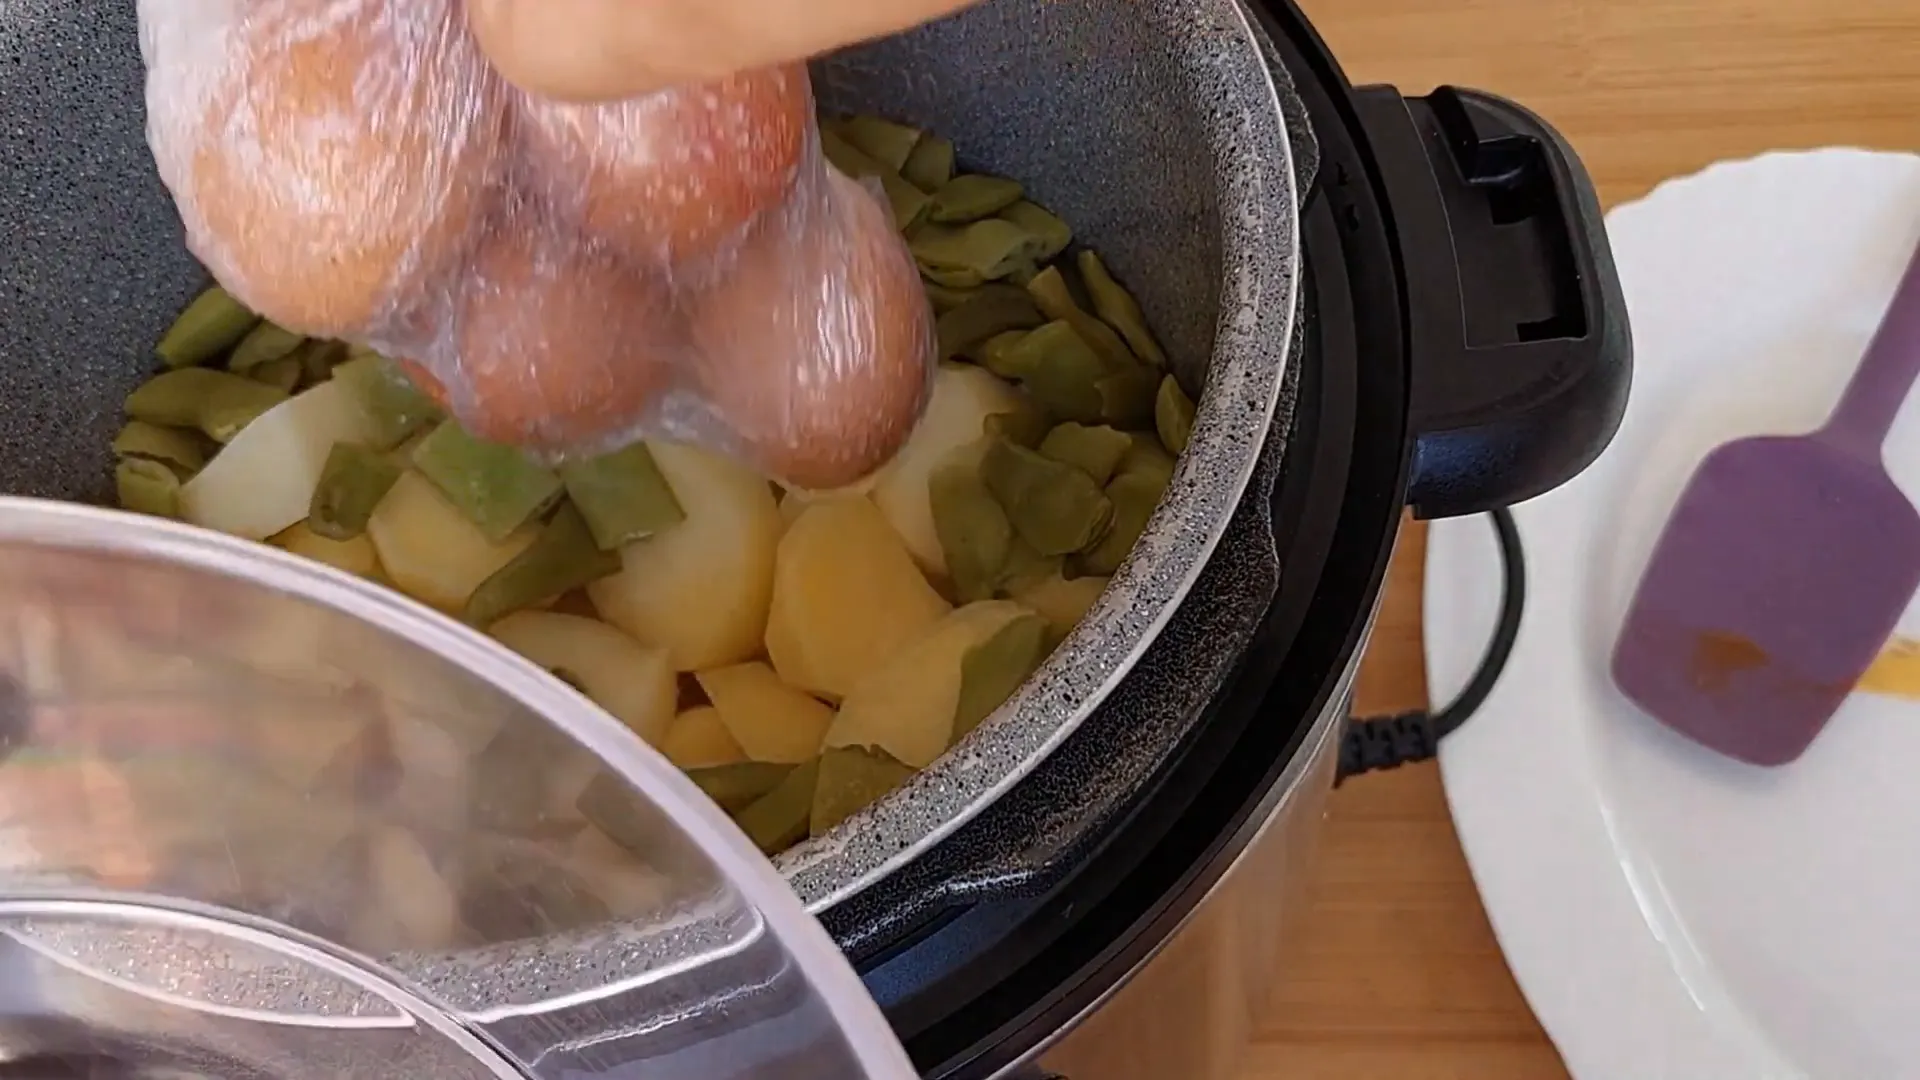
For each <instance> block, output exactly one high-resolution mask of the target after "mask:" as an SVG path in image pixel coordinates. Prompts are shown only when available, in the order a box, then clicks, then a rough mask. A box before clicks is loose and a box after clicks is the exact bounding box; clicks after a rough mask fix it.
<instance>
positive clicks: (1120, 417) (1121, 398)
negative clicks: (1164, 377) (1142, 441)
mask: <svg viewBox="0 0 1920 1080" xmlns="http://www.w3.org/2000/svg"><path fill="white" fill-rule="evenodd" d="M1159 386H1160V379H1159V375H1158V373H1157V372H1155V371H1154V370H1153V369H1152V368H1150V367H1147V366H1146V365H1145V364H1134V365H1131V366H1129V367H1126V368H1123V369H1121V370H1119V371H1115V372H1113V373H1111V374H1109V375H1107V376H1106V377H1104V378H1102V379H1101V380H1100V381H1099V382H1098V383H1096V384H1095V386H1094V389H1095V390H1096V391H1097V392H1098V393H1099V395H1100V418H1101V419H1103V420H1105V421H1106V422H1107V423H1109V424H1112V425H1114V426H1116V427H1123V428H1136V427H1151V426H1152V424H1153V399H1154V392H1155V391H1156V390H1157V389H1159Z"/></svg>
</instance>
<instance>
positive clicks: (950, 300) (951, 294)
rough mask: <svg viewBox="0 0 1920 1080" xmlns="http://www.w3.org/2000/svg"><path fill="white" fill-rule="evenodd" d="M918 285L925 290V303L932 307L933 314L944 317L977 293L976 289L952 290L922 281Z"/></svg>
mask: <svg viewBox="0 0 1920 1080" xmlns="http://www.w3.org/2000/svg"><path fill="white" fill-rule="evenodd" d="M920 284H921V285H922V286H924V287H925V288H926V290H927V302H928V303H930V304H932V305H933V313H934V314H935V315H945V314H946V313H947V312H949V311H952V310H953V309H954V308H957V307H959V306H960V305H961V304H964V303H966V302H967V300H968V298H970V297H972V296H973V294H974V293H975V292H977V291H979V290H977V289H968V288H954V287H952V286H949V285H942V284H940V283H939V282H937V281H925V280H922V281H921V283H920Z"/></svg>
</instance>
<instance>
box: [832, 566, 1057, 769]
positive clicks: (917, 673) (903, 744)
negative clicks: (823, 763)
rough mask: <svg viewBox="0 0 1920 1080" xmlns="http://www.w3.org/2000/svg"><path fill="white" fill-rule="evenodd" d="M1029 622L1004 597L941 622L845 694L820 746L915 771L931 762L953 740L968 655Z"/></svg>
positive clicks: (1027, 614) (972, 606) (1021, 610)
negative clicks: (872, 753)
mask: <svg viewBox="0 0 1920 1080" xmlns="http://www.w3.org/2000/svg"><path fill="white" fill-rule="evenodd" d="M1032 617H1033V612H1031V611H1029V610H1028V609H1027V608H1026V607H1024V606H1022V605H1020V604H1017V603H1014V602H1012V601H1010V600H985V601H981V602H980V603H977V604H968V605H967V606H966V607H963V608H961V609H959V610H958V611H955V612H953V613H952V614H950V615H948V616H947V617H946V618H944V619H941V620H940V621H939V622H938V623H935V624H934V625H933V626H932V627H931V628H929V629H928V630H926V631H925V632H923V633H922V634H920V636H918V637H917V638H915V639H914V640H913V641H911V642H909V643H908V645H907V646H906V648H904V649H902V650H901V651H900V653H899V654H898V655H896V656H895V657H893V658H892V659H891V660H889V661H888V662H887V663H886V665H885V666H884V667H881V668H879V669H878V670H876V671H874V672H873V673H872V674H871V675H868V676H867V677H866V678H864V679H862V680H860V683H859V685H857V686H855V687H854V688H853V690H852V691H851V692H849V693H848V694H847V698H846V700H845V701H843V702H841V703H840V714H839V715H838V716H836V717H835V718H834V721H833V726H832V727H831V728H829V729H828V730H827V738H826V746H827V747H828V748H830V749H831V748H839V747H851V746H872V747H878V748H880V749H881V750H885V751H886V752H887V753H888V754H889V755H891V756H892V757H893V758H894V759H896V760H898V761H899V762H900V763H901V764H903V765H908V766H911V767H912V768H915V769H924V768H926V767H927V766H929V765H931V764H933V762H934V760H935V759H937V758H938V757H939V756H940V755H941V754H944V753H946V752H947V747H948V746H949V745H951V744H952V742H953V735H954V729H953V720H954V714H955V711H956V710H957V709H958V707H959V704H960V677H961V668H962V666H963V665H964V664H965V662H966V658H967V654H968V652H969V651H970V650H972V649H973V647H974V646H976V645H979V644H982V643H984V642H987V641H989V640H991V639H992V638H993V636H994V635H995V634H997V633H999V632H1000V631H1001V630H1002V629H1004V628H1005V627H1007V626H1008V625H1010V624H1012V623H1013V622H1015V621H1016V620H1018V619H1022V618H1032Z"/></svg>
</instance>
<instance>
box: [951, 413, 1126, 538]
mask: <svg viewBox="0 0 1920 1080" xmlns="http://www.w3.org/2000/svg"><path fill="white" fill-rule="evenodd" d="M980 478H981V479H982V480H984V481H986V485H987V490H988V491H991V492H992V493H993V497H994V499H995V501H997V502H999V504H1000V507H1001V509H1003V510H1005V511H1006V512H1007V520H1008V521H1009V522H1011V523H1012V525H1013V529H1014V532H1016V533H1018V534H1019V536H1020V538H1021V539H1022V540H1025V541H1026V542H1027V543H1029V544H1032V545H1033V547H1034V550H1035V551H1038V552H1039V553H1040V554H1042V555H1071V554H1073V553H1075V552H1078V551H1085V550H1087V549H1089V548H1091V547H1093V546H1094V545H1095V544H1097V543H1099V542H1100V539H1101V537H1103V536H1105V535H1106V533H1107V529H1108V527H1109V526H1111V525H1112V524H1113V504H1112V503H1111V502H1109V501H1108V500H1107V496H1106V493H1105V492H1103V491H1101V490H1100V485H1098V484H1096V483H1094V482H1093V480H1092V478H1091V477H1089V476H1088V475H1087V474H1086V473H1083V472H1081V471H1080V470H1079V469H1076V468H1074V467H1073V466H1071V465H1064V464H1061V463H1060V462H1058V461H1055V460H1053V459H1052V458H1049V457H1042V456H1041V455H1040V454H1039V453H1038V452H1036V451H1033V450H1029V449H1027V448H1026V447H1024V446H1015V445H1014V444H1012V443H1010V442H1007V441H1005V440H1001V439H996V440H994V441H992V442H990V443H988V444H987V452H986V454H985V456H983V457H982V458H981V460H980Z"/></svg>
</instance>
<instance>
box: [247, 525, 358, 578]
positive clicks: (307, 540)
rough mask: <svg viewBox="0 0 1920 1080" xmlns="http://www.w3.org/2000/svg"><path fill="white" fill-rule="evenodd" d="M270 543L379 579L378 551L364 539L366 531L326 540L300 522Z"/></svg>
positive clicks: (336, 566) (342, 568) (335, 567)
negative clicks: (338, 538) (339, 538)
mask: <svg viewBox="0 0 1920 1080" xmlns="http://www.w3.org/2000/svg"><path fill="white" fill-rule="evenodd" d="M271 543H272V544H273V546H274V547H277V548H280V549H281V550H283V551H290V552H292V553H294V554H295V555H301V556H304V557H306V558H309V559H312V560H313V561H314V562H317V563H325V564H327V565H328V566H331V567H333V568H334V569H336V570H345V571H346V572H347V573H349V574H357V575H359V576H360V577H363V578H368V579H370V580H373V581H379V580H381V573H380V554H379V552H376V551H375V550H373V541H372V540H369V539H367V534H366V533H361V534H360V535H359V536H356V537H354V538H353V539H351V540H329V539H327V538H326V537H324V536H321V535H320V534H319V533H316V532H314V531H313V530H312V529H311V528H308V527H307V523H306V522H304V521H302V522H300V523H299V524H298V525H295V526H294V527H293V528H291V529H288V530H286V531H285V532H282V533H279V534H278V535H276V536H275V537H274V538H273V540H272V541H271Z"/></svg>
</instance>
